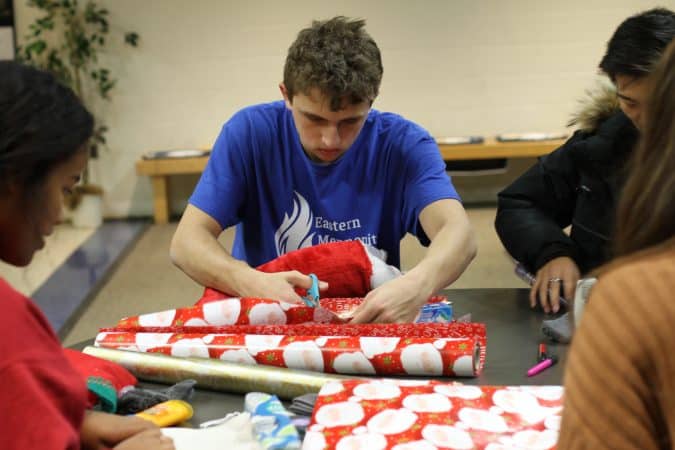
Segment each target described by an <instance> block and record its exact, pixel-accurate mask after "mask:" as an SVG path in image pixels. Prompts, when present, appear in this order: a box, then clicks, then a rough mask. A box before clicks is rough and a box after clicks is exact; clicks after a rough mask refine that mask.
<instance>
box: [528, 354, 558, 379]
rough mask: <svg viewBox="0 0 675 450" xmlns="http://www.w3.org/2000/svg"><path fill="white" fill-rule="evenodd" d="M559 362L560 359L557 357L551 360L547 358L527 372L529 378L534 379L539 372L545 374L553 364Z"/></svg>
mask: <svg viewBox="0 0 675 450" xmlns="http://www.w3.org/2000/svg"><path fill="white" fill-rule="evenodd" d="M557 362H558V358H556V357H555V356H551V357H549V358H546V359H545V360H543V361H542V362H540V363H537V364H536V365H535V366H534V367H532V368H531V369H530V370H528V371H527V376H528V377H533V376H535V375H536V374H538V373H539V372H543V371H544V370H546V369H548V368H549V367H551V366H552V365H553V364H555V363H557Z"/></svg>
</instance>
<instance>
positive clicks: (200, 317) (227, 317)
mask: <svg viewBox="0 0 675 450" xmlns="http://www.w3.org/2000/svg"><path fill="white" fill-rule="evenodd" d="M443 300H447V298H446V297H444V296H434V297H431V298H430V299H429V302H430V303H437V302H440V301H443ZM362 301H363V299H361V298H325V299H321V301H320V304H321V306H322V307H323V308H324V309H326V310H328V311H332V312H334V313H337V314H343V313H345V312H349V311H351V310H353V309H355V308H356V307H357V306H358V305H359V304H360V303H361V302H362ZM307 322H312V323H340V322H339V321H337V320H336V318H335V316H334V315H333V314H325V313H323V312H322V309H320V308H312V307H309V306H305V305H298V304H292V303H285V302H280V301H278V300H271V299H264V298H253V297H241V298H239V297H232V298H227V299H224V300H218V301H211V302H207V303H203V304H200V305H195V306H188V307H184V308H178V309H169V310H166V311H160V312H155V313H149V314H142V315H139V316H132V317H125V318H123V319H122V320H120V321H119V323H118V324H117V325H116V326H115V328H117V329H123V328H131V329H133V328H138V327H193V326H194V327H198V326H199V327H201V326H221V325H284V324H299V323H307Z"/></svg>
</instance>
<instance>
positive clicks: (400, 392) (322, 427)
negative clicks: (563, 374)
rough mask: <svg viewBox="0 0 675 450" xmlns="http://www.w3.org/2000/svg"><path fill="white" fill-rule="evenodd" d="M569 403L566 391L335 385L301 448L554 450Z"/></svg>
mask: <svg viewBox="0 0 675 450" xmlns="http://www.w3.org/2000/svg"><path fill="white" fill-rule="evenodd" d="M562 397H563V389H562V387H560V386H510V387H507V386H465V385H461V384H449V383H440V382H437V381H424V380H421V381H413V380H372V381H371V380H347V381H343V382H329V383H327V384H325V385H324V386H323V387H322V389H321V391H320V393H319V396H318V398H317V402H316V405H315V407H314V413H313V415H312V423H311V424H310V426H309V428H308V430H307V434H306V436H305V439H304V442H303V447H302V450H333V449H336V450H385V449H392V450H436V449H462V450H468V449H485V450H506V449H540V450H546V449H552V448H555V445H556V442H557V439H558V430H559V427H560V412H561V410H562Z"/></svg>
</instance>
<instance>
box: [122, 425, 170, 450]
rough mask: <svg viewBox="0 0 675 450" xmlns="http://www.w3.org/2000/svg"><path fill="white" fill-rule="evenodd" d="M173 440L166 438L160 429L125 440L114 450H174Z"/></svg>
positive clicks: (146, 431) (143, 432)
mask: <svg viewBox="0 0 675 450" xmlns="http://www.w3.org/2000/svg"><path fill="white" fill-rule="evenodd" d="M174 449H175V447H174V445H173V440H172V439H171V438H170V437H168V436H164V435H163V434H162V432H161V431H159V428H156V429H154V430H145V431H142V432H140V433H138V434H135V435H133V436H131V437H130V438H129V439H125V440H124V441H122V443H121V444H119V445H117V446H115V448H114V449H113V450H174Z"/></svg>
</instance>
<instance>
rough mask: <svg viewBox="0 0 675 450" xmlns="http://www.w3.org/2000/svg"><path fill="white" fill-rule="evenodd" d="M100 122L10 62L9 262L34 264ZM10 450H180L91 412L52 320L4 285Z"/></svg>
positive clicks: (154, 434)
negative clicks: (95, 126) (94, 130)
mask: <svg viewBox="0 0 675 450" xmlns="http://www.w3.org/2000/svg"><path fill="white" fill-rule="evenodd" d="M92 129H93V119H92V116H91V114H89V112H88V111H87V110H86V109H85V108H84V107H83V106H82V104H81V103H80V101H79V100H78V99H77V97H76V96H75V95H74V94H73V92H72V91H71V90H70V89H67V88H65V87H64V86H62V85H61V84H60V83H58V82H57V81H56V79H55V78H54V77H53V76H52V75H50V74H47V73H45V72H41V71H39V70H36V69H33V68H29V67H26V66H22V65H20V64H18V63H16V62H13V61H0V260H2V261H4V262H6V263H8V264H12V265H15V266H25V265H28V264H29V263H30V261H31V259H32V258H33V255H34V254H35V252H36V251H38V250H39V249H40V248H42V247H43V246H44V244H45V241H44V238H45V236H47V235H49V234H51V232H52V230H53V229H54V226H55V225H56V224H57V223H58V222H59V221H60V220H61V211H62V210H63V195H64V193H66V192H68V191H70V190H72V189H73V187H74V185H75V184H76V183H77V182H78V180H79V178H80V173H81V172H82V171H83V170H84V167H85V165H86V163H87V156H88V151H87V147H86V142H87V141H88V139H89V137H90V136H91V134H92ZM0 308H2V309H1V311H2V314H0V379H2V384H0V405H2V409H3V411H4V413H5V414H4V417H3V419H2V422H0V449H2V450H12V449H17V450H25V449H42V450H65V449H68V450H76V449H95V450H103V449H105V448H109V447H114V448H115V449H116V450H170V449H173V448H174V446H173V443H172V441H171V439H169V438H168V437H164V436H162V435H161V432H160V430H159V428H157V427H156V426H155V425H153V424H152V423H150V422H149V421H145V420H143V419H140V418H137V417H122V416H116V415H113V414H106V413H103V412H97V411H86V407H87V387H86V385H85V382H84V380H83V378H82V376H81V375H80V373H78V372H77V371H76V370H75V368H74V367H72V366H71V365H70V363H69V362H68V360H67V359H66V357H65V356H64V354H63V351H62V348H61V344H60V343H59V340H58V338H57V337H56V335H55V334H54V331H53V330H52V328H51V327H50V325H49V323H48V322H47V319H46V318H45V316H44V314H42V311H40V309H39V308H38V307H37V306H36V305H35V304H34V303H33V302H32V301H30V300H29V299H27V298H26V297H24V296H23V295H21V294H20V293H19V292H17V291H15V290H14V289H12V287H11V286H10V285H9V284H7V282H5V281H4V280H2V279H1V278H0Z"/></svg>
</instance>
